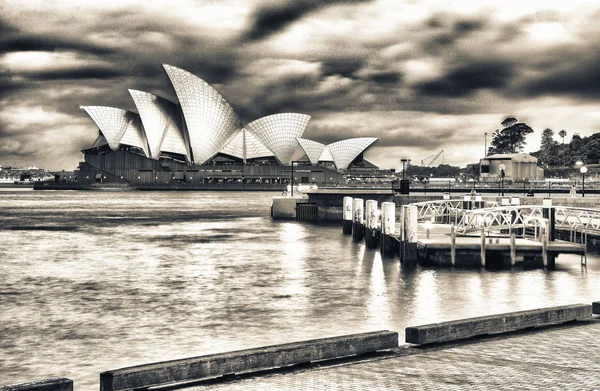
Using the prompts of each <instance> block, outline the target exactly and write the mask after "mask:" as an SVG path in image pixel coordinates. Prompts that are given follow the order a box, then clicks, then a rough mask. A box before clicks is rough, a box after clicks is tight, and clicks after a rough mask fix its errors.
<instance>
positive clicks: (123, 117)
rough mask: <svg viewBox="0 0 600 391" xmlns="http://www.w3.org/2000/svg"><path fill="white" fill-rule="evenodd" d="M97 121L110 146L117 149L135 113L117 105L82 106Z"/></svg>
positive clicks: (114, 149)
mask: <svg viewBox="0 0 600 391" xmlns="http://www.w3.org/2000/svg"><path fill="white" fill-rule="evenodd" d="M80 108H81V109H82V110H84V111H85V112H86V113H87V114H88V115H89V116H90V118H92V120H93V121H94V123H96V126H98V129H100V133H102V136H104V138H105V139H106V142H107V143H108V145H109V147H110V148H111V149H112V150H113V151H116V150H117V149H118V148H119V143H120V141H121V138H122V137H123V135H124V134H125V131H126V130H127V125H128V124H129V120H130V119H131V115H130V114H133V113H130V112H128V111H127V110H123V109H118V108H116V107H107V106H80Z"/></svg>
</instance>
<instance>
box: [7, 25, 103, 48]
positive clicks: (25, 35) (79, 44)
mask: <svg viewBox="0 0 600 391" xmlns="http://www.w3.org/2000/svg"><path fill="white" fill-rule="evenodd" d="M55 50H73V51H78V52H83V53H90V54H97V55H105V54H110V53H113V52H114V50H113V49H110V48H106V47H102V46H98V45H93V44H89V43H86V42H85V41H82V39H81V37H76V38H73V39H69V38H65V37H57V36H53V35H52V34H44V35H37V34H33V33H29V32H23V31H20V30H19V29H17V28H15V27H13V26H11V25H10V24H8V23H6V22H5V21H3V20H1V19H0V54H2V53H10V52H28V51H55Z"/></svg>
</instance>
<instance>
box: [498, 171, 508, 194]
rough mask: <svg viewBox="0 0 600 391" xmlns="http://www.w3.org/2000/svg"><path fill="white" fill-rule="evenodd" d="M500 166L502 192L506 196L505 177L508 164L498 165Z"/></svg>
mask: <svg viewBox="0 0 600 391" xmlns="http://www.w3.org/2000/svg"><path fill="white" fill-rule="evenodd" d="M498 168H499V169H500V191H501V193H502V197H504V177H505V176H506V172H505V170H506V165H505V164H501V165H499V166H498Z"/></svg>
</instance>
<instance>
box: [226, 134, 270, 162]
mask: <svg viewBox="0 0 600 391" xmlns="http://www.w3.org/2000/svg"><path fill="white" fill-rule="evenodd" d="M221 153H225V154H227V155H230V156H235V157H237V158H240V159H244V160H246V159H256V158H259V157H269V156H275V154H274V153H273V151H271V150H270V149H269V148H267V146H266V145H265V144H264V143H263V142H262V141H261V140H260V139H259V138H258V137H257V136H256V135H255V134H254V133H252V132H250V131H248V130H246V129H245V128H244V129H242V130H240V131H239V132H238V133H236V134H234V135H233V136H232V137H230V139H229V140H228V141H227V144H226V145H225V148H223V149H222V150H221Z"/></svg>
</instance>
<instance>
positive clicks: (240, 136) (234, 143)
mask: <svg viewBox="0 0 600 391" xmlns="http://www.w3.org/2000/svg"><path fill="white" fill-rule="evenodd" d="M219 152H221V153H224V154H226V155H229V156H234V157H237V158H240V159H244V129H240V130H239V131H237V132H236V133H234V134H232V135H231V136H230V137H229V139H228V140H227V142H226V143H225V147H224V148H223V149H222V150H221V151H219Z"/></svg>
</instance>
